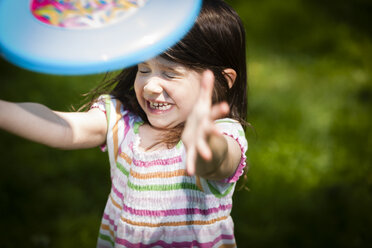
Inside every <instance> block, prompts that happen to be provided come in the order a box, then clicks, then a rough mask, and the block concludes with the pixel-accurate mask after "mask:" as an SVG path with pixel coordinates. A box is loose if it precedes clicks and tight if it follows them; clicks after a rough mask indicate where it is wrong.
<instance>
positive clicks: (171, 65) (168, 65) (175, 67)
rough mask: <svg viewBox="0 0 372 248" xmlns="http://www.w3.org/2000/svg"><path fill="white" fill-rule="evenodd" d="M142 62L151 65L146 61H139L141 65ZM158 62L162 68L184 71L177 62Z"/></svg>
mask: <svg viewBox="0 0 372 248" xmlns="http://www.w3.org/2000/svg"><path fill="white" fill-rule="evenodd" d="M140 64H142V65H146V66H150V65H149V63H147V62H146V61H144V62H141V63H139V65H140ZM156 64H157V65H158V66H159V67H160V68H163V69H167V70H169V71H173V72H179V73H181V72H182V70H181V69H180V68H178V67H179V66H178V64H176V63H172V62H170V63H159V62H157V63H156Z"/></svg>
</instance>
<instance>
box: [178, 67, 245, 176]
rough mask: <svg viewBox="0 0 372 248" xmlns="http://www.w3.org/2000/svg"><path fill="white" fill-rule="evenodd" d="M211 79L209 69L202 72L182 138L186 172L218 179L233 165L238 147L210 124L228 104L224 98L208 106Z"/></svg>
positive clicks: (222, 113)
mask: <svg viewBox="0 0 372 248" xmlns="http://www.w3.org/2000/svg"><path fill="white" fill-rule="evenodd" d="M213 82H214V76H213V73H212V72H211V71H206V72H204V75H203V79H202V81H201V88H200V93H199V98H198V100H197V102H196V103H195V105H194V108H193V111H192V112H191V114H190V115H189V116H188V119H187V121H186V126H185V129H184V131H183V134H182V141H183V143H184V145H185V147H186V151H187V156H186V167H187V172H188V173H189V174H190V175H193V174H196V175H198V176H201V177H204V178H206V179H212V180H222V179H225V178H228V177H229V176H231V175H232V174H233V173H234V171H235V170H236V169H237V167H238V165H239V162H240V158H241V150H240V146H239V145H238V143H237V141H236V140H234V139H233V138H231V137H229V136H227V135H222V134H221V133H220V132H219V131H218V129H217V127H216V126H215V124H214V120H216V119H218V118H221V117H223V116H225V115H227V114H228V112H229V106H228V105H227V103H226V102H224V103H219V104H216V105H213V106H212V103H211V102H212V91H213Z"/></svg>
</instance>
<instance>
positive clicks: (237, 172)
mask: <svg viewBox="0 0 372 248" xmlns="http://www.w3.org/2000/svg"><path fill="white" fill-rule="evenodd" d="M223 134H224V135H227V136H230V137H231V138H233V139H235V140H236V142H238V144H239V147H240V150H241V158H240V162H239V165H238V167H237V168H236V170H235V172H234V174H233V175H232V176H230V177H228V178H226V179H224V180H222V182H224V183H232V182H236V181H238V179H239V177H240V176H241V175H243V173H244V167H245V166H246V165H247V163H246V159H247V156H246V155H245V151H244V150H245V149H244V146H243V145H242V144H241V143H240V141H239V138H238V137H234V135H233V134H229V133H226V132H223Z"/></svg>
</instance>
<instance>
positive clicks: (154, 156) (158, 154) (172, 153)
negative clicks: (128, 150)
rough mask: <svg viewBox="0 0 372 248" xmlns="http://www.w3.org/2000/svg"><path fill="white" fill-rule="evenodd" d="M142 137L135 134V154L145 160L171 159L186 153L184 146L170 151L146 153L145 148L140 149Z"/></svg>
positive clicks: (175, 147) (162, 150)
mask: <svg viewBox="0 0 372 248" xmlns="http://www.w3.org/2000/svg"><path fill="white" fill-rule="evenodd" d="M140 143H141V137H140V136H139V134H135V139H134V143H133V152H134V153H135V154H136V155H137V156H138V157H139V158H140V159H144V160H155V159H159V158H160V159H161V158H169V157H173V156H175V155H178V154H179V155H182V154H183V152H184V148H183V146H178V145H176V146H174V147H172V148H170V149H161V150H155V151H145V150H144V148H141V147H140Z"/></svg>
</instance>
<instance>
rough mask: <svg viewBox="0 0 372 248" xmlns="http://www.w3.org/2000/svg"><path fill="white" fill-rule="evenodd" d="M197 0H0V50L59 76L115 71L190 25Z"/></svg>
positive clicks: (156, 49)
mask: <svg viewBox="0 0 372 248" xmlns="http://www.w3.org/2000/svg"><path fill="white" fill-rule="evenodd" d="M201 3H202V0H0V53H1V55H2V56H3V57H4V58H5V59H6V60H8V61H10V62H12V63H13V64H16V65H18V66H20V67H23V68H25V69H28V70H32V71H36V72H41V73H48V74H59V75H82V74H94V73H102V72H107V71H113V70H118V69H121V68H124V67H129V66H132V65H135V64H138V63H139V62H142V61H145V60H148V59H150V58H152V57H155V56H156V55H158V54H160V53H162V52H163V51H165V50H166V49H167V48H169V47H171V46H172V45H174V44H175V43H177V41H179V40H180V39H181V38H182V37H183V36H184V35H185V34H186V33H187V32H188V31H189V30H190V28H191V27H192V26H193V24H194V22H195V20H196V18H197V16H198V13H199V11H200V8H201Z"/></svg>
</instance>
